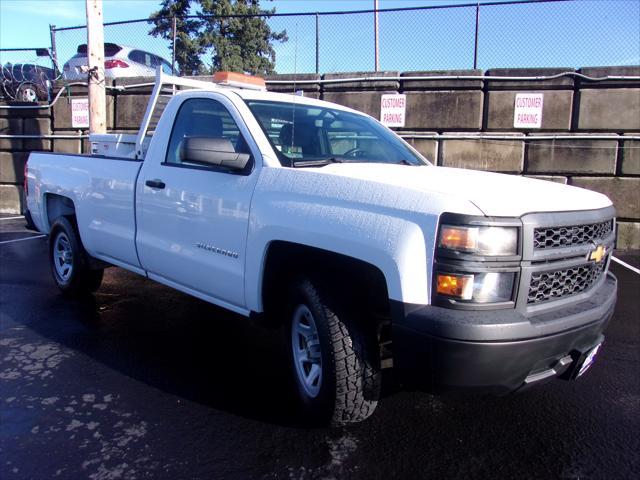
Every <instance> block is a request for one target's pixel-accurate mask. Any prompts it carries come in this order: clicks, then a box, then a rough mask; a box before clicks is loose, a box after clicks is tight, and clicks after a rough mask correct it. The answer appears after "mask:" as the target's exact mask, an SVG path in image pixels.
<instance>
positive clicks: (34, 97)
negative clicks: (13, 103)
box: [16, 82, 40, 103]
mask: <svg viewBox="0 0 640 480" xmlns="http://www.w3.org/2000/svg"><path fill="white" fill-rule="evenodd" d="M16 100H18V101H19V102H27V103H37V102H38V100H40V95H39V94H38V88H37V87H36V86H35V85H34V84H33V83H30V82H24V83H21V84H20V85H19V86H18V89H17V90H16Z"/></svg>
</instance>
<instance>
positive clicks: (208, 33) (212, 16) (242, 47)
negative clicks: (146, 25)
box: [151, 0, 288, 75]
mask: <svg viewBox="0 0 640 480" xmlns="http://www.w3.org/2000/svg"><path fill="white" fill-rule="evenodd" d="M196 4H197V5H199V7H200V8H199V9H198V10H197V12H196V14H197V18H187V16H188V15H189V12H190V11H191V8H192V5H194V6H195V5H196ZM273 13H275V9H271V10H263V9H261V8H260V1H259V0H163V1H162V4H161V9H160V10H159V11H157V12H155V13H154V14H153V15H152V17H151V21H152V22H153V23H154V24H155V27H154V28H153V29H152V30H151V34H152V35H154V36H161V37H163V38H166V39H168V40H170V41H172V35H173V32H172V21H173V20H172V17H173V16H175V17H176V25H177V38H176V62H177V63H178V66H179V68H180V72H181V73H182V74H183V75H185V74H186V75H193V74H200V73H204V72H205V71H206V70H210V71H211V72H216V71H220V70H228V71H235V72H249V73H252V74H255V75H265V74H269V73H273V72H274V64H275V60H276V53H275V50H274V49H273V46H272V43H273V42H286V41H287V39H288V38H287V32H286V31H282V32H273V31H272V30H271V28H270V27H269V25H268V24H267V21H266V20H267V18H268V17H269V15H272V14H273ZM172 47H173V45H172ZM205 54H210V55H211V67H210V68H209V69H207V68H205V66H204V63H203V62H202V57H203V56H205Z"/></svg>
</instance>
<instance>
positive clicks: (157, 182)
mask: <svg viewBox="0 0 640 480" xmlns="http://www.w3.org/2000/svg"><path fill="white" fill-rule="evenodd" d="M144 184H145V185H146V186H147V187H151V188H157V189H160V190H162V189H163V188H164V187H166V185H165V184H164V182H163V181H162V180H159V179H155V180H147V181H146V182H144Z"/></svg>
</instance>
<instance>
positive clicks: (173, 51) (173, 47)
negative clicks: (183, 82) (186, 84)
mask: <svg viewBox="0 0 640 480" xmlns="http://www.w3.org/2000/svg"><path fill="white" fill-rule="evenodd" d="M171 29H172V38H173V41H172V42H171V75H175V74H176V36H177V31H178V29H177V21H176V17H175V15H174V16H173V18H172V22H171Z"/></svg>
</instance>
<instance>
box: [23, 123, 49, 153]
mask: <svg viewBox="0 0 640 480" xmlns="http://www.w3.org/2000/svg"><path fill="white" fill-rule="evenodd" d="M24 134H25V135H51V120H50V119H48V118H26V119H25V120H24ZM24 149H25V150H29V151H31V150H46V151H49V150H51V140H46V139H34V140H24Z"/></svg>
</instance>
